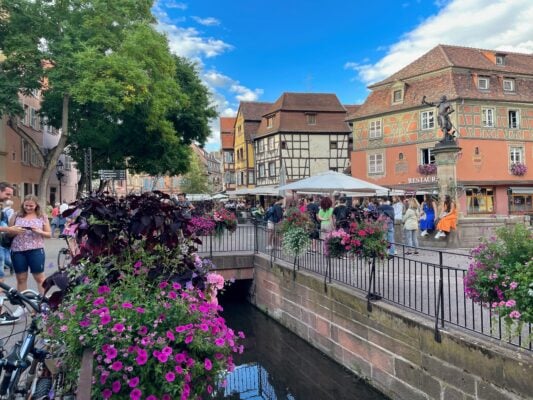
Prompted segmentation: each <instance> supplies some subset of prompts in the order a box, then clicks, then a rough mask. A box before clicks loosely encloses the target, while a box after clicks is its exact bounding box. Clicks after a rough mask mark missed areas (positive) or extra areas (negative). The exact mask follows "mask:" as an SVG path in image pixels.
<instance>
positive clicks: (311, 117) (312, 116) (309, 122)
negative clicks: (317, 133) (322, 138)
mask: <svg viewBox="0 0 533 400" xmlns="http://www.w3.org/2000/svg"><path fill="white" fill-rule="evenodd" d="M306 117H307V125H316V114H306Z"/></svg>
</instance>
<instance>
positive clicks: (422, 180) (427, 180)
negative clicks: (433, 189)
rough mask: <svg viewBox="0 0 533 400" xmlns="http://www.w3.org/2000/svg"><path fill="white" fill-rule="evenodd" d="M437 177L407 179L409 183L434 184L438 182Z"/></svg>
mask: <svg viewBox="0 0 533 400" xmlns="http://www.w3.org/2000/svg"><path fill="white" fill-rule="evenodd" d="M437 181H438V178H437V177H436V176H417V177H415V178H407V183H433V182H437Z"/></svg>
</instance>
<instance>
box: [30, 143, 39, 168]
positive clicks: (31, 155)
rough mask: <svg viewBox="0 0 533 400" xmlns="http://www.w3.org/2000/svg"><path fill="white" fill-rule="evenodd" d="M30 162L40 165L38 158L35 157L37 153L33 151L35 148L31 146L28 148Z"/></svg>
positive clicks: (36, 165)
mask: <svg viewBox="0 0 533 400" xmlns="http://www.w3.org/2000/svg"><path fill="white" fill-rule="evenodd" d="M30 164H31V165H33V166H35V167H39V166H40V163H39V159H38V158H37V153H36V152H35V150H33V149H31V148H30Z"/></svg>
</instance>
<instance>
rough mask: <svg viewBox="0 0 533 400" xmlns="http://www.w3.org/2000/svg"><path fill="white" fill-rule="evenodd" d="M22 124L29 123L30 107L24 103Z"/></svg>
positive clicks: (27, 124)
mask: <svg viewBox="0 0 533 400" xmlns="http://www.w3.org/2000/svg"><path fill="white" fill-rule="evenodd" d="M23 123H24V125H26V126H29V125H30V107H29V106H28V105H26V104H24V122H23Z"/></svg>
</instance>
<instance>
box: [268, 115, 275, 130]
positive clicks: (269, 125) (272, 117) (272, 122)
mask: <svg viewBox="0 0 533 400" xmlns="http://www.w3.org/2000/svg"><path fill="white" fill-rule="evenodd" d="M272 126H274V116H271V117H267V128H272Z"/></svg>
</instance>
